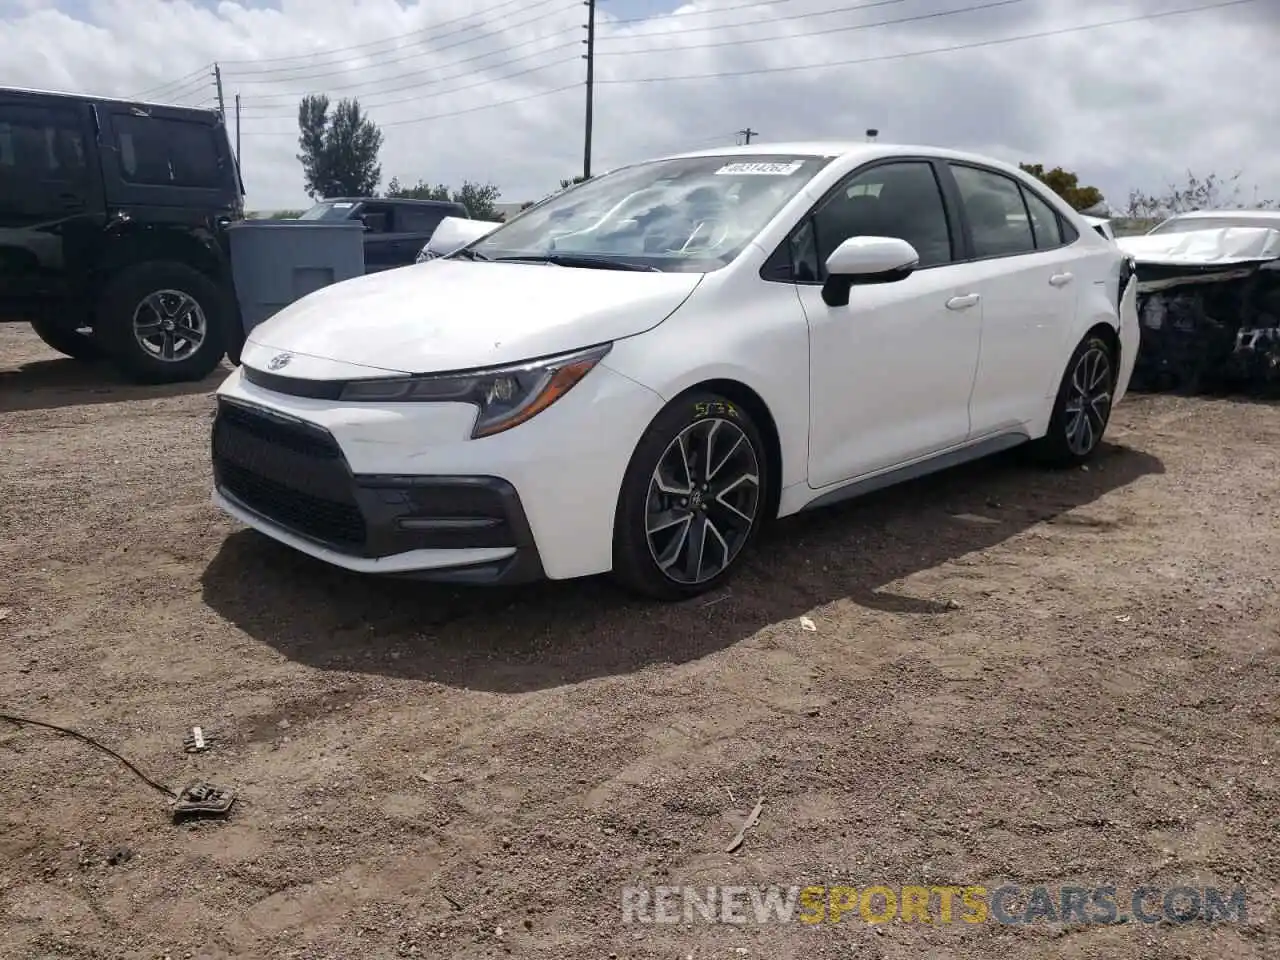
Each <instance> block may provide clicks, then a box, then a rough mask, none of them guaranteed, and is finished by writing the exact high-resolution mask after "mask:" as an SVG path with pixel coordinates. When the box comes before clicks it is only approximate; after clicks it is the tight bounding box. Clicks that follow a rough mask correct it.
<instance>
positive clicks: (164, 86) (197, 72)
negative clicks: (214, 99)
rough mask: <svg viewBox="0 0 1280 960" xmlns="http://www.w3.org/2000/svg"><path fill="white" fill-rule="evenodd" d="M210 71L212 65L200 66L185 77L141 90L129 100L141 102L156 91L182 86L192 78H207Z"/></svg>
mask: <svg viewBox="0 0 1280 960" xmlns="http://www.w3.org/2000/svg"><path fill="white" fill-rule="evenodd" d="M212 69H213V64H212V63H206V64H205V65H204V66H202V67H200V68H198V69H196V70H192V71H191V72H190V73H188V74H186V75H184V76H181V77H178V79H176V80H170V81H169V82H168V83H162V84H159V85H158V86H154V87H148V88H147V89H146V90H143V91H142V92H141V93H139V94H135V95H134V96H132V97H130V98H129V99H131V100H141V99H144V98H145V97H149V96H151V95H152V94H154V93H157V92H158V91H161V90H167V89H169V88H170V87H173V86H180V85H182V84H184V83H185V82H187V81H189V80H191V79H192V78H193V77H198V76H207V75H208V73H209V71H210V70H212Z"/></svg>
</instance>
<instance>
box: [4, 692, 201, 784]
mask: <svg viewBox="0 0 1280 960" xmlns="http://www.w3.org/2000/svg"><path fill="white" fill-rule="evenodd" d="M0 720H8V721H9V722H10V723H16V724H18V725H19V726H23V725H26V726H30V727H43V728H44V729H46V730H52V731H53V732H54V733H62V734H66V735H67V736H68V737H75V738H76V739H77V740H80V741H82V742H84V743H87V744H89V746H91V747H94V748H96V749H98V750H101V751H102V752H103V753H105V754H107V755H109V756H112V757H115V758H116V759H117V760H119V761H120V762H121V763H123V764H124V765H125V766H126V767H128V768H129V769H130V770H132V771H133V772H134V773H135V774H136V775H137V776H138V777H139V778H140V779H141V780H142V782H143V783H145V784H146V785H147V786H149V787H151V788H153V789H155V790H159V791H160V792H161V793H163V794H165V795H167V796H169V797H171V798H172V799H174V800H176V799H177V798H178V794H177V792H176V791H175V790H172V789H170V788H169V787H166V786H165V785H164V784H162V783H156V781H154V780H152V779H151V778H150V777H148V776H147V775H146V774H145V773H143V772H142V771H141V770H139V769H138V768H137V767H135V766H134V765H133V764H132V763H130V762H129V761H128V760H126V759H125V758H124V757H122V756H120V754H118V753H116V752H115V751H114V750H112V749H111V748H110V747H107V746H103V745H102V744H101V743H99V742H98V741H97V740H95V739H93V737H89V736H86V735H85V734H83V733H80V732H78V731H76V730H71V729H69V728H67V727H60V726H58V725H57V724H56V723H45V721H43V720H32V719H31V718H30V717H19V716H15V715H14V714H11V713H0Z"/></svg>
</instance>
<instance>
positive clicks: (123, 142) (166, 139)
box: [112, 114, 223, 187]
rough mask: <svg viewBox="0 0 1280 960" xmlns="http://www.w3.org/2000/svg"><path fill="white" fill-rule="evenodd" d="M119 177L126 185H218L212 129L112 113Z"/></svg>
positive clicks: (218, 171) (194, 123)
mask: <svg viewBox="0 0 1280 960" xmlns="http://www.w3.org/2000/svg"><path fill="white" fill-rule="evenodd" d="M112 123H113V124H114V126H115V131H116V146H117V147H118V148H119V150H120V175H121V176H122V177H123V178H124V179H125V180H127V181H128V182H130V183H140V184H147V185H153V186H166V187H217V186H220V185H221V184H222V179H223V177H222V169H221V164H220V163H219V157H218V140H217V137H216V135H215V133H214V129H213V127H211V126H209V125H207V124H203V123H196V122H192V121H187V120H169V119H161V118H158V117H138V116H130V115H128V114H116V115H115V116H114V117H113V118H112Z"/></svg>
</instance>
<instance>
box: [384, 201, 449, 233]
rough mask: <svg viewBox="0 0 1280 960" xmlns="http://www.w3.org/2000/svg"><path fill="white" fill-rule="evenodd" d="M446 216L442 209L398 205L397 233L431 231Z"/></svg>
mask: <svg viewBox="0 0 1280 960" xmlns="http://www.w3.org/2000/svg"><path fill="white" fill-rule="evenodd" d="M444 216H445V215H444V213H443V212H441V211H440V210H432V209H429V208H427V209H424V208H422V207H396V222H395V229H396V233H431V232H432V231H433V230H435V228H436V227H437V226H438V225H439V224H440V221H441V220H443V219H444Z"/></svg>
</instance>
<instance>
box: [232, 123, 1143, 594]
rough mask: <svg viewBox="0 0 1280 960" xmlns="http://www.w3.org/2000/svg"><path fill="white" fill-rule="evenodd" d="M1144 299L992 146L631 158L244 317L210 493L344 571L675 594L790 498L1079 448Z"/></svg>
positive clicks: (709, 579)
mask: <svg viewBox="0 0 1280 960" xmlns="http://www.w3.org/2000/svg"><path fill="white" fill-rule="evenodd" d="M1135 298H1136V283H1134V282H1132V281H1131V263H1130V261H1129V260H1128V258H1127V257H1126V256H1125V255H1124V254H1123V253H1122V252H1121V251H1120V250H1119V249H1118V248H1117V247H1116V246H1115V245H1114V244H1112V243H1110V242H1108V241H1107V240H1106V239H1104V238H1103V237H1101V236H1100V235H1099V234H1098V233H1096V232H1095V231H1094V230H1093V229H1091V228H1090V226H1089V224H1088V223H1086V222H1085V221H1084V220H1083V219H1082V218H1081V217H1080V215H1078V214H1077V213H1075V212H1074V211H1072V209H1071V208H1070V207H1069V206H1068V205H1066V204H1065V203H1063V202H1062V201H1060V200H1059V199H1058V198H1057V197H1056V196H1055V195H1054V194H1052V193H1050V192H1048V191H1046V190H1045V189H1044V188H1043V186H1042V185H1041V184H1040V183H1039V182H1038V181H1036V180H1035V179H1032V178H1030V177H1028V176H1026V175H1024V174H1022V173H1021V172H1020V171H1019V170H1018V169H1017V168H1016V167H1013V166H1010V165H1008V164H1005V163H1001V162H998V161H995V160H990V159H986V158H984V157H980V156H974V155H970V154H963V153H958V152H953V151H949V150H942V149H934V148H921V147H894V146H889V145H884V144H876V143H809V144H760V145H755V144H753V145H751V146H749V147H740V148H737V149H729V150H717V151H710V152H701V153H692V154H685V155H681V156H677V157H670V158H666V159H661V160H653V161H648V162H644V163H637V164H634V165H632V166H627V167H623V168H621V169H618V170H614V171H612V172H610V173H608V174H605V175H604V176H600V177H597V178H596V179H593V180H590V181H587V182H586V183H583V184H580V185H578V186H575V187H573V188H571V189H569V190H566V191H564V192H563V193H560V194H557V195H556V196H554V197H552V198H550V199H548V200H547V201H545V202H544V203H542V204H539V205H538V206H537V207H535V208H532V209H530V210H528V211H526V212H524V213H523V214H521V215H519V216H517V217H515V218H514V219H512V220H511V221H509V222H508V223H506V224H504V225H503V226H501V227H499V228H497V229H496V230H494V231H493V232H492V233H490V234H488V235H487V236H485V237H483V238H481V239H479V240H476V241H474V242H472V243H470V244H468V245H467V246H466V247H464V248H462V249H461V250H458V251H457V252H455V253H453V254H451V255H449V256H447V257H443V258H439V259H436V260H433V261H431V262H430V263H425V264H420V265H417V266H412V267H407V268H404V269H401V270H394V271H389V272H386V273H380V274H375V275H371V276H366V277H363V278H358V279H355V280H350V281H347V282H345V283H340V284H336V285H334V286H330V287H326V288H323V289H321V290H319V291H317V292H315V293H313V294H311V295H309V296H307V297H305V298H304V299H302V300H299V301H298V302H296V303H294V304H293V305H291V306H289V307H287V308H286V309H284V310H282V311H280V312H279V313H278V314H276V315H275V316H274V317H272V318H271V319H270V320H268V321H267V322H266V323H263V324H262V325H260V326H258V327H256V328H255V329H254V330H253V332H252V333H251V334H250V336H249V341H248V343H247V344H246V345H245V348H244V351H243V355H242V365H241V366H240V367H239V368H238V369H237V370H236V371H235V372H234V373H232V374H231V376H230V377H229V378H228V379H227V380H226V382H225V383H223V384H222V386H221V387H220V388H219V390H218V412H217V416H216V418H215V422H214V428H213V467H214V478H215V492H214V499H215V502H216V503H217V504H218V505H219V506H220V507H221V508H222V509H223V510H225V511H226V512H227V513H229V514H230V515H231V516H233V517H235V518H237V519H239V520H240V521H242V522H244V523H245V524H248V525H249V526H251V527H254V528H256V529H257V530H259V531H261V532H262V533H264V534H266V535H268V536H270V537H274V538H275V539H277V540H279V541H282V542H283V543H286V544H288V545H290V546H292V547H294V548H296V549H297V550H300V551H303V552H304V553H307V554H310V555H311V556H313V557H317V558H319V559H321V560H324V561H327V562H328V563H331V564H336V565H338V566H341V567H345V568H347V569H350V570H355V571H361V572H367V573H386V574H397V575H414V576H418V577H423V578H428V579H435V580H444V581H450V582H466V583H497V582H515V581H520V580H528V579H536V578H541V577H547V578H552V579H563V578H569V577H581V576H586V575H591V574H598V573H604V572H607V571H612V572H613V573H614V574H615V576H617V577H618V578H619V579H620V580H621V581H622V582H623V583H624V584H626V585H627V586H629V587H631V588H633V589H634V590H636V591H639V592H641V593H643V594H647V595H650V596H654V597H659V598H668V599H676V598H682V597H687V596H691V595H694V594H697V593H700V592H703V591H706V590H709V589H712V588H715V587H717V586H719V585H720V584H722V583H723V582H724V581H725V579H726V578H727V577H728V576H730V575H731V573H732V571H733V569H734V568H735V567H736V566H737V564H738V563H739V562H740V560H741V558H742V557H743V555H744V553H745V552H746V551H747V550H748V549H749V547H750V545H751V543H752V540H753V539H754V538H755V536H756V535H757V533H758V532H759V530H760V528H761V526H762V524H764V523H765V522H767V521H769V520H771V519H773V518H777V517H784V516H787V515H788V514H794V513H796V512H798V511H801V510H806V509H811V508H815V507H821V506H823V505H825V504H829V503H833V502H835V501H838V500H843V499H845V498H847V497H853V496H856V495H858V494H860V493H863V492H865V491H868V490H871V489H874V488H878V487H883V486H886V485H888V484H891V483H894V482H897V481H899V480H902V479H905V478H908V477H914V476H918V475H920V474H923V473H928V472H930V471H934V470H938V469H942V468H944V467H947V466H950V465H953V464H957V463H960V462H962V461H966V460H972V459H975V458H977V457H981V456H984V455H986V454H990V453H993V452H995V451H998V450H1002V449H1006V448H1009V447H1013V446H1016V445H1019V444H1023V443H1028V442H1030V443H1033V444H1034V445H1035V447H1037V448H1038V450H1039V451H1040V453H1041V454H1042V455H1043V457H1044V458H1045V459H1046V460H1047V461H1050V462H1052V463H1055V464H1060V465H1071V464H1080V463H1082V462H1084V461H1085V460H1086V459H1088V458H1089V457H1090V455H1092V454H1093V453H1094V452H1095V451H1096V449H1097V447H1098V444H1099V441H1100V440H1101V439H1102V436H1103V432H1104V431H1105V430H1106V427H1107V422H1108V418H1109V415H1110V413H1111V408H1112V405H1113V404H1114V403H1116V402H1117V401H1119V400H1120V399H1121V397H1123V395H1124V393H1125V389H1126V387H1127V384H1128V381H1129V377H1130V374H1131V372H1132V370H1133V363H1134V358H1135V357H1136V355H1137V352H1138V336H1139V333H1138V316H1137V312H1136V309H1135Z"/></svg>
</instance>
